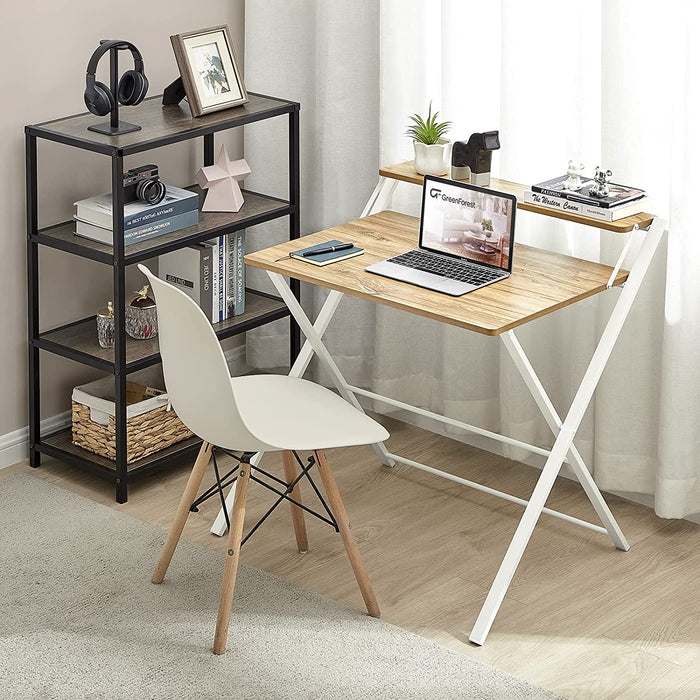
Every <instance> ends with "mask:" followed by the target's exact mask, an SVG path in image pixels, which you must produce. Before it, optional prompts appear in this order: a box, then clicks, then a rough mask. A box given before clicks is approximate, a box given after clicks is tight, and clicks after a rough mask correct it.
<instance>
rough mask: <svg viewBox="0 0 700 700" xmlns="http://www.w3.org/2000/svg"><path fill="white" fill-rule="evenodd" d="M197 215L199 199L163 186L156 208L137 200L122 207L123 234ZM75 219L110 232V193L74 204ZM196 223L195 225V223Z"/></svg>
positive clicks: (192, 194) (180, 190)
mask: <svg viewBox="0 0 700 700" xmlns="http://www.w3.org/2000/svg"><path fill="white" fill-rule="evenodd" d="M192 211H197V212H198V211H199V195H198V194H197V192H193V191H192V190H183V189H182V188H180V187H174V186H173V185H166V186H165V197H164V198H163V200H162V201H161V202H159V203H158V204H146V203H145V202H141V201H140V200H137V201H135V202H128V203H127V204H125V205H124V231H128V230H130V229H134V228H140V227H143V226H146V225H150V224H153V223H155V222H157V221H159V220H162V219H167V218H170V217H173V216H178V215H180V214H185V213H187V212H192ZM75 218H76V219H80V221H84V222H86V223H88V224H93V225H94V226H100V227H102V228H106V229H109V230H110V231H111V230H112V193H111V192H109V193H107V194H101V195H97V196H96V197H88V198H87V199H81V200H80V201H79V202H76V203H75ZM195 223H196V222H195Z"/></svg>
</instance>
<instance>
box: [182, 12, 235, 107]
mask: <svg viewBox="0 0 700 700" xmlns="http://www.w3.org/2000/svg"><path fill="white" fill-rule="evenodd" d="M170 41H171V42H172V44H173V51H174V52H175V60H176V61H177V67H178V68H179V70H180V76H181V77H182V83H183V85H184V86H185V92H186V93H187V101H188V102H189V104H190V110H191V111H192V115H193V116H195V117H201V116H202V115H203V114H208V113H209V112H216V111H217V110H220V109H228V108H229V107H236V106H237V105H242V104H244V103H246V102H248V93H247V92H246V89H245V85H244V84H243V76H242V75H241V71H240V69H239V67H238V60H237V59H236V52H235V50H234V48H233V43H232V42H231V34H230V32H229V30H228V26H227V25H225V24H223V25H221V26H220V27H210V28H209V29H200V30H198V31H194V32H186V33H185V34H175V35H174V36H171V37H170Z"/></svg>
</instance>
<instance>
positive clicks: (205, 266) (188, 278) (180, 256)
mask: <svg viewBox="0 0 700 700" xmlns="http://www.w3.org/2000/svg"><path fill="white" fill-rule="evenodd" d="M244 246H245V231H236V232H235V233H231V234H228V235H226V236H218V237H217V238H213V239H211V240H208V241H204V242H203V243H198V244H195V245H191V246H187V247H185V248H181V249H179V250H174V251H172V252H171V253H166V254H164V255H161V256H159V258H158V276H159V277H160V278H161V279H162V280H165V281H166V282H169V283H170V284H172V285H174V286H175V287H177V288H178V289H180V290H182V291H183V292H185V294H187V295H188V296H189V297H190V298H191V299H193V300H194V301H195V302H196V303H197V304H198V305H199V306H200V308H201V309H202V311H204V313H205V314H206V316H207V318H208V319H209V320H210V321H211V322H212V324H214V323H219V322H221V321H225V320H227V319H229V318H233V317H234V316H239V315H240V314H242V313H244V311H245V265H244V264H243V254H244Z"/></svg>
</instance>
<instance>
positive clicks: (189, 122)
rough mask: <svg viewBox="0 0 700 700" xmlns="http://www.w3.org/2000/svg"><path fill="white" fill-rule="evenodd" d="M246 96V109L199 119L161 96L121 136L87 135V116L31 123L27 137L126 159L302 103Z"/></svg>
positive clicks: (90, 121)
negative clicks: (133, 127) (133, 128)
mask: <svg viewBox="0 0 700 700" xmlns="http://www.w3.org/2000/svg"><path fill="white" fill-rule="evenodd" d="M248 97H249V100H250V101H249V102H247V103H246V104H244V105H241V106H239V107H233V108H232V109H226V110H222V111H220V112H212V113H211V114H206V115H204V116H202V117H197V118H196V119H195V118H194V117H193V116H192V113H191V112H190V108H189V106H188V105H187V104H186V103H180V104H179V105H167V106H163V105H162V104H161V95H156V96H155V97H149V98H148V99H147V100H144V101H143V102H142V103H141V105H139V107H138V109H137V110H134V112H133V113H131V112H130V114H129V119H130V120H133V121H134V122H136V123H137V124H139V125H140V126H141V129H140V130H139V131H132V132H131V133H128V134H120V135H119V136H109V135H107V134H98V133H96V132H94V131H88V126H90V125H91V124H94V123H95V122H96V121H99V117H95V115H94V114H90V113H89V112H85V113H83V114H76V115H75V116H72V117H64V118H63V119H56V120H54V121H50V122H44V123H42V124H32V125H31V126H27V127H26V132H27V133H28V134H30V135H32V136H36V137H38V138H43V139H48V140H49V141H57V142H58V143H65V144H67V145H69V146H75V147H76V148H83V149H85V150H88V151H94V152H96V153H104V154H105V155H124V156H128V155H131V154H133V153H141V152H143V151H148V150H151V149H152V148H159V147H160V146H167V145H168V144H171V143H177V142H178V141H186V140H187V139H193V138H197V137H198V136H205V135H206V134H213V133H215V132H217V131H224V130H225V129H231V128H233V127H235V126H243V125H244V124H250V123H251V122H257V121H260V120H262V119H269V118H270V117H275V116H277V115H282V114H289V113H290V112H296V111H298V110H299V103H298V102H290V101H289V100H281V99H279V98H276V97H267V96H265V95H258V94H257V93H254V92H249V93H248Z"/></svg>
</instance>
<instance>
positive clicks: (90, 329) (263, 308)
mask: <svg viewBox="0 0 700 700" xmlns="http://www.w3.org/2000/svg"><path fill="white" fill-rule="evenodd" d="M288 313H289V311H288V309H287V307H286V305H285V304H284V302H283V301H282V300H281V299H277V298H274V297H270V296H267V295H263V294H259V293H257V292H255V291H254V290H250V289H249V290H246V311H245V313H244V314H241V315H240V316H234V317H233V318H230V319H228V320H226V321H222V322H221V323H217V324H215V325H214V330H215V331H216V334H217V335H218V336H219V337H220V338H227V337H230V336H232V335H236V334H237V333H241V332H243V330H247V329H248V328H249V327H251V324H255V322H256V320H258V319H262V318H263V317H267V316H278V317H279V318H283V317H284V316H287V315H288ZM264 322H265V323H267V321H264ZM39 339H40V341H47V343H50V344H51V346H52V347H47V346H46V345H44V346H43V347H44V348H45V349H47V350H51V351H52V352H56V354H59V355H61V354H62V351H63V350H66V351H68V352H70V351H76V352H77V353H81V354H82V355H85V356H87V357H88V358H94V359H96V360H98V361H102V362H103V363H106V364H107V365H109V367H110V368H111V369H113V368H114V349H112V348H108V349H106V348H101V347H100V346H99V344H98V342H97V322H96V320H95V318H94V317H90V318H88V319H84V320H82V321H79V322H77V323H72V324H68V325H66V326H61V327H60V328H56V329H54V330H51V331H46V332H44V333H41V334H40V336H39ZM40 347H41V343H40ZM66 354H68V353H66ZM159 359H160V354H159V346H158V337H157V336H156V337H155V338H152V339H151V340H134V339H133V338H129V337H127V339H126V364H127V371H134V370H135V369H140V368H141V367H145V366H148V365H152V364H157V362H158V361H159Z"/></svg>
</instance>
